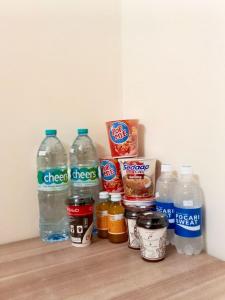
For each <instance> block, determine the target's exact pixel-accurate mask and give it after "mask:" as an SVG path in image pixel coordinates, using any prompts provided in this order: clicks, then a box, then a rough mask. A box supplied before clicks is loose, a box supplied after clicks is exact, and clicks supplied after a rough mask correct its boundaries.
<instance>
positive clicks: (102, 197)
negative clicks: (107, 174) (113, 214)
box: [99, 192, 109, 199]
mask: <svg viewBox="0 0 225 300" xmlns="http://www.w3.org/2000/svg"><path fill="white" fill-rule="evenodd" d="M108 198H109V193H108V192H100V193H99V199H108Z"/></svg>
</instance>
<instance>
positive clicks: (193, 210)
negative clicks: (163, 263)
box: [174, 165, 203, 255]
mask: <svg viewBox="0 0 225 300" xmlns="http://www.w3.org/2000/svg"><path fill="white" fill-rule="evenodd" d="M202 206H203V200H202V192H201V189H200V187H199V185H198V183H197V182H196V180H195V179H194V177H193V174H192V167H191V166H186V165H185V166H181V170H180V179H179V181H178V183H177V184H176V188H175V192H174V207H175V222H176V223H175V246H176V249H177V252H178V253H181V254H186V255H195V254H199V253H200V252H201V251H202V249H203V236H202Z"/></svg>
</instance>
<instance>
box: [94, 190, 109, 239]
mask: <svg viewBox="0 0 225 300" xmlns="http://www.w3.org/2000/svg"><path fill="white" fill-rule="evenodd" d="M108 209H109V193H108V192H100V193H99V199H98V201H97V204H96V224H97V230H98V236H99V237H100V238H103V239H105V238H107V237H108Z"/></svg>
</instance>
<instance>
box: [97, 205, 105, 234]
mask: <svg viewBox="0 0 225 300" xmlns="http://www.w3.org/2000/svg"><path fill="white" fill-rule="evenodd" d="M96 223H97V229H99V230H108V211H107V210H101V211H98V212H97V219H96Z"/></svg>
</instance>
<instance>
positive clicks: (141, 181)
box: [119, 157, 156, 200]
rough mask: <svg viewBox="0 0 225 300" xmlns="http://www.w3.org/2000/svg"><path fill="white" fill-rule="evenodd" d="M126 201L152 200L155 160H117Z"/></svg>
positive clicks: (141, 158)
mask: <svg viewBox="0 0 225 300" xmlns="http://www.w3.org/2000/svg"><path fill="white" fill-rule="evenodd" d="M119 163H120V170H121V174H122V180H123V187H124V194H125V197H126V199H128V200H129V199H140V200H141V199H142V198H152V197H154V194H155V169H156V159H148V158H143V157H137V158H127V159H119Z"/></svg>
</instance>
